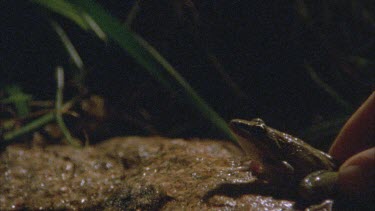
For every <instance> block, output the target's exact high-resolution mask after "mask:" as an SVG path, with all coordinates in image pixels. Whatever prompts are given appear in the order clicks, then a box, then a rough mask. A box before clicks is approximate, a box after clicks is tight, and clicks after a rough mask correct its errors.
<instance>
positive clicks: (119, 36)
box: [69, 0, 236, 140]
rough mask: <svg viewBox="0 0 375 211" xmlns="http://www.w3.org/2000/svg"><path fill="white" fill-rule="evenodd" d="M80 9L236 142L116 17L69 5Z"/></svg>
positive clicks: (85, 4)
mask: <svg viewBox="0 0 375 211" xmlns="http://www.w3.org/2000/svg"><path fill="white" fill-rule="evenodd" d="M69 2H71V3H72V4H74V5H76V6H78V7H80V8H81V9H82V10H83V11H84V12H85V13H86V14H88V15H89V16H90V17H91V18H92V19H93V20H94V21H95V22H96V23H97V24H98V26H99V27H100V28H101V29H102V30H103V32H105V33H107V35H108V37H110V38H111V39H112V40H114V41H115V42H116V43H117V44H118V45H119V46H120V47H122V48H123V49H124V50H126V51H127V52H128V53H129V54H130V55H131V56H132V57H133V58H134V59H135V60H136V61H137V62H138V63H139V64H140V65H141V66H143V67H144V68H145V69H146V70H148V72H149V73H150V74H151V75H153V76H154V77H155V78H156V79H157V80H158V81H159V82H160V83H161V84H163V85H164V86H165V87H167V88H169V89H171V90H176V89H177V90H181V89H182V92H181V94H182V98H183V99H186V100H187V101H188V102H189V103H191V105H192V106H194V107H196V109H197V110H199V111H200V112H201V113H202V115H203V116H205V117H206V118H207V119H208V120H209V121H211V122H212V124H213V125H215V126H216V127H217V128H218V129H220V131H222V132H223V133H224V134H226V135H227V136H228V137H229V138H230V139H231V140H236V139H235V137H234V135H233V134H232V132H231V131H230V129H229V128H228V126H227V124H226V122H225V121H224V120H223V119H222V118H221V117H220V116H219V115H218V114H217V113H216V112H215V111H214V110H213V109H212V108H211V107H210V106H209V105H208V104H207V103H206V102H205V101H204V100H203V99H202V98H201V97H200V96H199V95H198V94H197V93H196V92H195V91H194V90H193V88H192V87H191V86H190V85H189V84H188V83H187V82H186V80H185V79H184V78H183V77H182V76H181V75H180V74H179V73H178V72H177V71H176V70H175V69H174V68H173V67H172V66H171V65H170V64H169V62H168V61H167V60H166V59H164V57H162V56H161V55H160V54H159V53H158V52H157V51H156V50H155V49H154V48H153V47H152V46H151V45H150V44H148V43H147V42H146V41H145V40H143V39H142V38H141V37H139V36H138V35H136V34H135V33H134V32H132V31H131V30H130V29H129V28H128V27H126V26H125V25H124V24H122V23H121V22H120V21H119V20H118V19H116V18H114V17H112V16H111V15H110V14H109V13H107V12H106V11H105V10H104V9H103V8H102V7H101V6H100V5H99V4H97V3H96V2H94V1H90V0H80V1H69Z"/></svg>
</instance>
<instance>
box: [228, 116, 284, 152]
mask: <svg viewBox="0 0 375 211" xmlns="http://www.w3.org/2000/svg"><path fill="white" fill-rule="evenodd" d="M229 126H230V128H231V129H232V131H233V132H234V133H235V134H236V135H237V136H239V137H240V138H239V141H240V145H241V147H242V148H243V150H244V151H246V150H247V149H246V148H245V147H244V145H246V143H245V142H251V143H252V144H255V146H256V147H257V148H259V149H261V150H262V151H268V152H270V151H271V152H272V151H276V150H278V149H279V147H280V146H279V145H278V140H277V139H276V137H274V134H273V133H274V132H272V131H273V129H272V128H270V127H268V126H267V125H266V124H265V122H264V121H263V120H262V119H259V118H257V119H253V120H250V121H248V120H242V119H233V120H232V121H230V123H229Z"/></svg>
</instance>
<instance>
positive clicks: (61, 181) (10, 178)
mask: <svg viewBox="0 0 375 211" xmlns="http://www.w3.org/2000/svg"><path fill="white" fill-rule="evenodd" d="M0 156H1V157H0V173H1V175H0V210H12V209H14V210H17V209H29V210H36V209H63V210H65V209H69V210H71V209H91V210H92V209H94V210H95V209H96V210H135V209H141V210H155V209H162V210H176V209H185V210H191V209H193V210H295V206H294V205H295V203H294V202H293V201H289V200H284V199H277V198H274V197H271V196H267V195H259V194H257V191H254V190H251V187H249V184H252V183H254V182H255V181H256V177H255V176H254V175H253V174H252V173H251V172H250V171H244V170H241V169H240V168H239V167H240V166H241V163H240V158H241V152H240V151H239V150H238V149H237V148H236V147H235V146H234V145H232V144H230V143H225V142H221V141H214V140H183V139H166V138H160V137H150V138H143V137H126V138H113V139H111V140H108V141H105V142H103V143H101V144H98V145H95V146H88V147H84V148H83V149H77V148H74V147H71V146H61V145H54V146H46V147H40V146H37V147H32V148H26V147H23V146H19V145H12V146H8V147H6V148H5V149H3V151H2V152H1V154H0Z"/></svg>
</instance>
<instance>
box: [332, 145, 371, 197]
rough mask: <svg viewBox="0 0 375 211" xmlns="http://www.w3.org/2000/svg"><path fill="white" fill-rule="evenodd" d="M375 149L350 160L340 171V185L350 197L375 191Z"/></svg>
mask: <svg viewBox="0 0 375 211" xmlns="http://www.w3.org/2000/svg"><path fill="white" fill-rule="evenodd" d="M374 167H375V147H373V148H371V149H368V150H365V151H363V152H360V153H358V154H356V155H355V156H353V157H351V158H349V159H348V160H347V161H346V162H345V163H344V164H343V165H342V166H341V167H340V170H339V176H338V184H339V188H340V190H341V191H342V192H344V193H346V194H349V195H358V194H365V193H368V192H373V191H374V190H375V183H374V178H375V169H374Z"/></svg>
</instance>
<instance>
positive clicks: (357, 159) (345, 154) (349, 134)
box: [329, 91, 375, 196]
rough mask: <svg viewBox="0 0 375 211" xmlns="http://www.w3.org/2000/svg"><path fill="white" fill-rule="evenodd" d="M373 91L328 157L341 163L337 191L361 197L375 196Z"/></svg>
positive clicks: (342, 131)
mask: <svg viewBox="0 0 375 211" xmlns="http://www.w3.org/2000/svg"><path fill="white" fill-rule="evenodd" d="M374 146H375V91H374V92H373V93H372V94H371V95H370V97H369V98H368V99H367V100H366V101H365V102H364V103H363V104H362V105H361V106H360V107H359V109H358V110H357V111H356V112H355V113H354V114H353V115H352V116H351V117H350V118H349V120H348V121H347V122H346V124H345V125H344V127H343V128H342V129H341V131H340V133H339V135H338V136H337V138H336V140H335V141H334V143H333V144H332V146H331V149H330V150H329V154H331V155H332V156H333V157H334V158H336V159H337V160H338V161H340V162H343V164H342V165H341V166H340V169H339V176H338V185H339V189H340V191H342V192H343V193H345V194H348V195H356V196H362V195H365V194H368V193H372V194H374V193H375V182H374V181H375V147H374Z"/></svg>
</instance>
